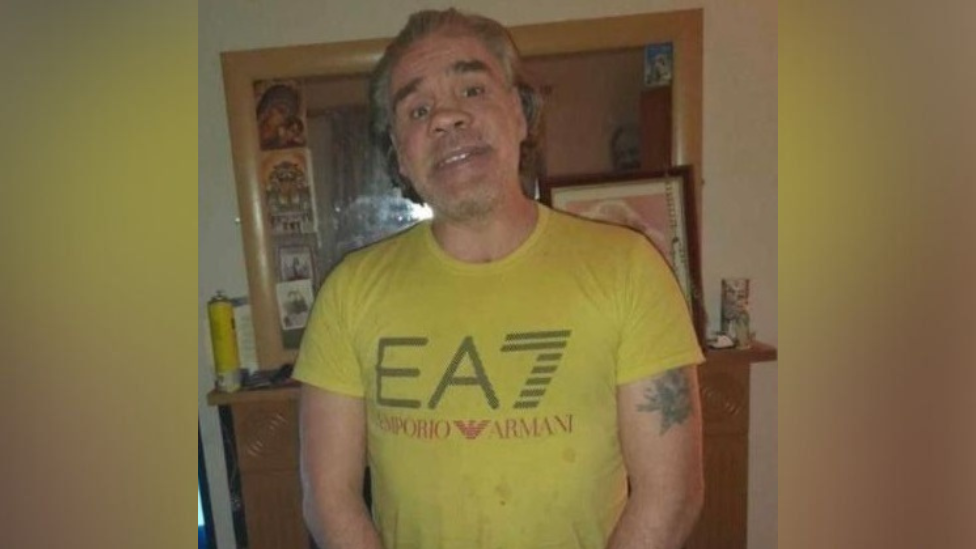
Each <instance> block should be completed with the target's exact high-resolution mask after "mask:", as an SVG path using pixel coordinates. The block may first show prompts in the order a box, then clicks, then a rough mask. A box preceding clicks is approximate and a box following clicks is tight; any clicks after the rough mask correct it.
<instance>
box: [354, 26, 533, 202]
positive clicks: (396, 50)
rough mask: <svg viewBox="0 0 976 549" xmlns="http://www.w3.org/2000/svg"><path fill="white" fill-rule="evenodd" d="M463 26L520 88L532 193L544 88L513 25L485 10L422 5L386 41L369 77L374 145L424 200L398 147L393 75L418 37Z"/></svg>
mask: <svg viewBox="0 0 976 549" xmlns="http://www.w3.org/2000/svg"><path fill="white" fill-rule="evenodd" d="M444 30H451V31H461V32H464V33H467V34H470V35H471V36H473V37H475V38H477V39H479V40H481V42H482V43H483V44H484V45H485V47H486V48H487V49H488V51H490V52H491V53H492V54H493V55H494V56H495V58H496V59H497V60H498V62H499V64H500V65H501V66H502V70H503V71H504V74H505V78H506V79H507V81H508V84H510V85H514V86H515V87H516V89H517V90H518V94H519V99H520V100H521V103H522V114H523V115H524V116H525V122H526V129H527V132H526V133H527V135H526V138H525V139H524V140H523V141H522V143H521V144H520V155H519V178H520V179H521V183H522V191H523V192H524V193H525V194H526V196H529V197H532V196H533V193H534V190H535V179H536V175H537V173H538V171H539V170H538V163H539V161H540V158H539V133H540V126H541V124H540V122H541V120H542V94H541V93H539V91H538V90H537V89H535V87H534V86H532V85H531V84H530V83H529V81H528V78H527V77H526V74H525V70H524V68H523V66H522V60H521V58H520V57H519V52H518V48H516V47H515V43H514V42H513V41H512V37H511V36H510V35H509V33H508V31H507V30H506V29H505V27H503V26H502V25H501V24H500V23H498V22H497V21H495V20H493V19H488V18H487V17H482V16H480V15H474V14H466V13H462V12H459V11H457V10H455V9H454V8H451V9H448V10H444V11H437V10H424V11H418V12H416V13H414V14H413V15H411V16H410V19H409V20H408V21H407V25H406V26H405V27H404V28H403V30H401V31H400V34H398V35H397V36H396V38H394V39H393V41H392V42H391V43H390V44H389V45H388V46H387V47H386V51H385V52H384V53H383V57H382V58H381V59H380V61H379V63H377V65H376V67H375V68H374V69H373V72H372V73H371V74H370V77H369V103H370V104H369V106H370V109H369V110H370V123H369V128H370V137H371V139H372V142H373V146H374V147H375V149H376V152H377V153H378V154H379V156H380V158H381V159H383V161H384V163H385V168H386V171H387V173H388V175H389V176H390V179H391V180H392V181H393V183H394V184H395V185H397V186H398V187H400V188H401V189H402V190H403V192H404V195H405V196H407V197H409V198H410V199H411V200H414V201H416V202H422V200H421V199H420V197H419V196H418V195H417V194H416V191H415V190H414V189H413V185H412V184H411V182H410V181H409V180H408V179H407V178H405V177H403V175H402V174H400V164H399V161H398V160H397V155H396V150H395V149H394V147H393V137H392V135H391V131H392V129H393V112H392V105H391V99H392V98H391V90H390V79H391V74H392V73H393V68H394V67H395V66H396V64H397V63H398V62H399V61H400V59H402V58H403V55H404V54H405V53H406V51H407V50H408V49H409V48H410V46H412V45H413V44H414V43H415V42H417V41H419V40H420V39H422V38H425V37H427V36H430V35H432V34H435V33H437V32H439V31H444Z"/></svg>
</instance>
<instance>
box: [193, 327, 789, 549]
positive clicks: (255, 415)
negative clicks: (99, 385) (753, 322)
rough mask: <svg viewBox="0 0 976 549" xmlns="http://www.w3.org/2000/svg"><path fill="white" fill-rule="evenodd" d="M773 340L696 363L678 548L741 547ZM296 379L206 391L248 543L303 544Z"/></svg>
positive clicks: (290, 547)
mask: <svg viewBox="0 0 976 549" xmlns="http://www.w3.org/2000/svg"><path fill="white" fill-rule="evenodd" d="M776 359H777V351H776V348H775V347H773V346H771V345H767V344H764V343H758V342H757V343H755V344H754V345H753V347H752V348H751V349H744V350H723V351H713V350H710V351H708V352H706V354H705V363H704V364H702V365H701V366H700V367H699V369H698V375H699V382H700V385H701V395H702V415H703V418H704V428H703V430H704V435H705V486H706V489H705V508H704V510H703V511H702V516H701V520H700V521H699V523H698V526H697V527H696V528H695V530H694V532H692V535H691V538H690V539H689V540H688V543H687V544H686V545H685V549H726V548H727V549H744V548H745V546H746V507H747V502H746V498H747V494H748V486H749V479H748V471H749V392H750V391H749V366H750V365H752V364H755V363H758V362H770V361H775V360H776ZM298 394H299V388H298V386H297V385H289V386H285V387H280V388H275V389H258V390H253V391H239V392H236V393H219V392H216V391H212V392H211V393H210V394H209V395H208V396H207V402H208V403H209V404H210V405H212V406H229V407H230V410H231V415H232V416H233V420H234V421H233V423H234V433H235V439H236V447H235V449H234V450H235V454H236V459H237V463H238V466H239V468H240V472H241V491H242V496H243V500H244V513H245V518H246V524H247V537H248V549H308V547H309V546H310V543H309V539H310V538H309V536H308V533H307V531H306V530H305V526H304V524H303V522H302V513H301V483H300V481H299V475H298V409H297V403H298Z"/></svg>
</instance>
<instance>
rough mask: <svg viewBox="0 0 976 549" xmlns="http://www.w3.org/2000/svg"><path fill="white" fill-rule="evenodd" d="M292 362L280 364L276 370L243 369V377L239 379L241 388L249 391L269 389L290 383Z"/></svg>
mask: <svg viewBox="0 0 976 549" xmlns="http://www.w3.org/2000/svg"><path fill="white" fill-rule="evenodd" d="M294 368H295V365H294V364H282V365H281V367H280V368H278V369H277V370H258V371H256V372H248V371H247V370H245V371H244V376H243V377H244V378H243V380H242V381H241V389H243V390H245V391H251V390H254V389H270V388H273V387H282V386H284V385H289V384H291V381H292V380H291V372H292V370H294Z"/></svg>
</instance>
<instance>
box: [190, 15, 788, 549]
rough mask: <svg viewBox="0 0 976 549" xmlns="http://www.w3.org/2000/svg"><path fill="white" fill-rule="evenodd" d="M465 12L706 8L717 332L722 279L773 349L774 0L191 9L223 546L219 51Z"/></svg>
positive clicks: (706, 167) (354, 35) (753, 533)
mask: <svg viewBox="0 0 976 549" xmlns="http://www.w3.org/2000/svg"><path fill="white" fill-rule="evenodd" d="M450 5H454V6H456V7H458V8H460V9H471V10H474V11H478V12H480V13H483V14H485V15H487V16H490V17H494V18H496V19H498V20H500V21H502V22H503V23H505V24H509V25H516V24H527V23H541V22H546V21H557V20H566V19H583V18H591V17H601V16H610V15H623V14H629V13H641V12H650V11H667V10H672V9H686V8H696V7H704V8H705V36H704V56H705V58H704V98H703V102H704V160H703V178H704V180H705V188H704V194H703V202H704V205H703V210H704V226H703V235H702V238H703V258H704V259H703V263H704V284H705V288H706V292H705V297H706V302H707V308H708V312H709V316H710V318H711V319H712V322H711V323H710V324H711V325H712V326H716V325H717V321H718V286H719V279H720V278H722V277H724V276H749V277H751V278H752V279H753V295H752V320H753V325H754V328H755V329H756V330H757V332H758V336H759V338H760V339H762V340H764V341H767V342H770V343H773V344H776V343H777V304H776V299H777V297H776V296H777V255H776V254H777V142H776V140H777V66H776V63H777V50H776V47H777V28H776V25H777V8H776V1H775V0H753V1H751V2H742V1H740V2H728V1H723V0H675V1H663V0H643V1H641V0H603V1H602V2H593V1H591V0H536V1H534V2H525V1H524V0H494V1H492V0H481V1H473V0H457V1H454V2H433V1H426V2H424V1H416V0H414V1H392V0H390V1H383V0H355V1H353V0H344V1H341V2H334V1H333V2H329V1H328V0H319V1H312V0H293V1H278V2H265V1H255V0H251V1H247V2H241V1H234V0H208V1H206V2H201V3H200V7H199V68H198V70H199V75H198V76H199V185H200V189H199V197H198V198H199V216H200V219H199V230H200V234H199V265H200V275H199V277H200V278H199V304H200V315H199V317H198V322H199V327H200V329H199V333H200V338H199V380H200V381H199V399H200V422H201V430H202V433H203V438H204V451H205V454H206V459H207V463H208V472H209V473H210V475H211V494H212V495H213V502H214V505H215V509H214V516H215V520H216V522H217V536H218V537H217V543H218V545H219V546H220V548H221V549H229V548H231V547H233V545H232V544H231V543H230V540H231V539H232V538H231V536H232V533H231V526H230V510H229V502H228V496H227V485H226V481H225V480H223V479H225V477H226V471H225V469H224V467H223V466H222V460H223V454H222V450H221V448H220V439H219V434H218V431H217V422H216V417H215V413H214V411H213V409H211V408H209V407H208V406H206V404H205V395H206V392H207V391H208V390H209V388H210V387H212V385H213V374H212V367H211V365H210V364H211V362H210V358H209V351H208V348H207V346H208V345H209V341H208V339H207V333H206V329H205V322H206V312H205V303H206V300H207V299H208V298H209V297H210V296H211V295H212V294H213V293H214V292H215V291H216V290H217V289H223V290H225V291H226V292H228V293H230V294H231V295H243V294H245V293H246V292H247V279H246V274H245V271H244V257H243V251H242V247H241V237H240V232H239V230H238V227H237V224H236V221H235V219H236V217H237V201H236V196H235V191H234V183H233V173H232V169H231V158H230V141H229V137H228V133H227V123H226V116H225V103H224V98H223V88H222V84H221V71H220V59H219V53H220V52H221V51H228V50H239V49H254V48H262V47H271V46H285V45H294V44H304V43H317V42H336V41H344V40H353V39H360V38H372V37H380V36H390V35H393V34H395V33H396V31H397V30H399V28H400V27H401V26H402V24H403V23H404V22H405V20H406V17H407V15H409V13H411V12H413V11H415V10H416V9H420V8H423V7H447V6H450ZM752 379H753V391H754V392H753V403H752V410H751V413H752V438H751V440H750V457H751V465H750V482H749V498H750V502H749V547H750V549H766V548H773V547H776V538H777V534H776V520H777V515H776V503H777V496H776V471H777V454H776V452H777V449H776V440H777V434H776V427H777V414H776V409H777V404H776V365H775V364H766V365H760V366H757V367H756V368H755V369H754V372H753V377H752Z"/></svg>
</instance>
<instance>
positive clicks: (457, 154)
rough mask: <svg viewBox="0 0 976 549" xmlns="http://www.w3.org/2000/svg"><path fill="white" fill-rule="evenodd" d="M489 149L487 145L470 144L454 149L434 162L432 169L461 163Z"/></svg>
mask: <svg viewBox="0 0 976 549" xmlns="http://www.w3.org/2000/svg"><path fill="white" fill-rule="evenodd" d="M489 150H491V149H490V147H488V146H487V145H472V146H469V147H461V148H458V149H454V150H452V151H450V152H449V153H447V154H446V155H445V156H444V157H443V158H441V159H440V160H438V161H437V163H435V164H434V169H435V170H441V169H445V168H449V167H452V166H455V165H458V164H461V163H463V162H465V161H466V160H469V159H471V158H473V157H477V156H480V155H483V154H485V153H487V152H488V151H489Z"/></svg>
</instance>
